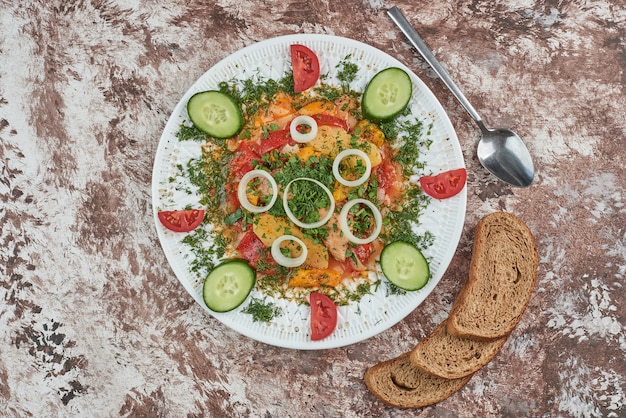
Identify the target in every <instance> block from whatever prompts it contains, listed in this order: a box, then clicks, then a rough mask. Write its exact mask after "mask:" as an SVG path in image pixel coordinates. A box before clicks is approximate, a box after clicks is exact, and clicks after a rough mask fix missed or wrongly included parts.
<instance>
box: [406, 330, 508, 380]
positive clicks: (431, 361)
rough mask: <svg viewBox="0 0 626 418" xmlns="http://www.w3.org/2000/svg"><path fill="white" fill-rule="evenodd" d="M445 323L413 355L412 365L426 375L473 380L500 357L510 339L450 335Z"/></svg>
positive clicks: (419, 344)
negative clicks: (481, 338) (497, 355)
mask: <svg viewBox="0 0 626 418" xmlns="http://www.w3.org/2000/svg"><path fill="white" fill-rule="evenodd" d="M446 322H447V321H443V322H442V323H441V324H439V326H437V328H435V330H434V331H433V332H432V334H430V335H429V336H428V337H427V338H425V339H423V340H421V341H420V342H419V343H418V344H417V345H416V346H415V348H414V349H413V351H412V352H411V357H410V360H411V363H412V364H413V365H414V366H415V367H417V368H418V369H421V370H423V371H425V372H427V373H430V374H433V375H435V376H439V377H443V378H446V379H460V378H462V377H465V376H470V375H472V374H473V373H474V372H476V371H477V370H479V369H480V368H481V367H483V366H484V365H485V364H487V363H489V362H490V361H491V359H492V358H493V357H494V356H495V355H496V354H498V351H499V350H500V347H502V345H503V344H504V343H505V342H506V339H507V337H502V338H498V339H495V340H492V341H475V340H470V339H469V338H459V337H454V336H452V335H450V334H448V332H447V330H446V328H447V326H446Z"/></svg>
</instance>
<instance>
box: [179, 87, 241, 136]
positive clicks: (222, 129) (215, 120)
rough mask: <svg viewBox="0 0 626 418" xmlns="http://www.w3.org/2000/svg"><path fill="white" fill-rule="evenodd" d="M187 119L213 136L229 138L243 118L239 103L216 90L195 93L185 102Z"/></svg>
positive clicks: (233, 134)
mask: <svg viewBox="0 0 626 418" xmlns="http://www.w3.org/2000/svg"><path fill="white" fill-rule="evenodd" d="M187 113H188V114H189V119H191V122H192V123H193V124H194V125H195V127H196V128H198V129H200V130H201V131H203V132H206V133H207V134H209V135H211V136H212V137H213V138H219V139H224V138H230V137H232V136H235V135H236V134H237V133H238V132H239V131H240V130H241V128H242V126H243V123H244V120H243V115H242V113H241V109H240V107H239V104H238V103H237V102H236V101H235V99H233V98H232V97H231V96H229V95H228V94H226V93H222V92H221V91H217V90H209V91H202V92H200V93H196V94H194V95H193V96H191V98H190V99H189V101H188V102H187Z"/></svg>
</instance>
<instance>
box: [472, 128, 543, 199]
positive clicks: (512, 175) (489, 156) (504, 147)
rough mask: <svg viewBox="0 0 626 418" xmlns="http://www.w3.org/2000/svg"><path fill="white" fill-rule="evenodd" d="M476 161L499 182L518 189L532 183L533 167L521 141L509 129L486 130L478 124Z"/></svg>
mask: <svg viewBox="0 0 626 418" xmlns="http://www.w3.org/2000/svg"><path fill="white" fill-rule="evenodd" d="M479 126H480V127H481V131H482V137H481V138H480V141H478V149H477V155H478V161H480V163H481V164H482V165H483V167H485V168H486V169H487V170H488V171H489V172H490V173H491V174H493V175H494V176H496V177H497V178H499V179H500V180H502V181H504V182H506V183H509V184H512V185H514V186H518V187H528V186H530V185H531V183H532V182H533V178H534V166H533V160H532V158H531V157H530V153H529V152H528V150H527V149H526V146H525V145H524V142H523V141H522V139H521V138H520V137H519V136H518V135H517V134H516V133H515V132H513V131H511V130H509V129H502V128H500V129H488V128H486V127H485V126H484V125H483V124H482V123H480V124H479Z"/></svg>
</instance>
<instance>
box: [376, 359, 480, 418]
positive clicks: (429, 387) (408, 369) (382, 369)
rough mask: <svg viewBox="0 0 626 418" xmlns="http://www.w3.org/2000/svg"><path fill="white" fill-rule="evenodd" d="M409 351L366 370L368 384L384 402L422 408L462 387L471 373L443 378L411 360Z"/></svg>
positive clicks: (395, 406)
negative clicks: (421, 367)
mask: <svg viewBox="0 0 626 418" xmlns="http://www.w3.org/2000/svg"><path fill="white" fill-rule="evenodd" d="M410 354H411V353H410V352H408V353H404V354H402V355H400V356H399V357H396V358H393V359H391V360H387V361H383V362H381V363H378V364H376V365H374V366H372V367H370V368H369V369H367V371H366V372H365V384H366V385H367V387H368V388H369V390H370V392H372V393H373V394H374V396H376V397H377V398H378V399H379V400H380V401H381V402H383V403H384V404H386V405H389V406H393V407H394V408H403V409H406V408H423V407H425V406H428V405H433V404H435V403H438V402H441V401H443V400H444V399H446V398H448V397H450V396H451V395H452V394H454V393H455V392H457V391H458V390H460V389H461V388H462V387H463V386H465V384H466V383H467V382H469V380H470V379H471V377H472V376H471V375H470V376H466V377H463V378H461V379H444V378H441V377H438V376H434V375H431V374H429V373H426V372H424V371H422V370H420V369H418V368H416V367H415V366H413V364H412V363H411V360H410V358H409V356H410Z"/></svg>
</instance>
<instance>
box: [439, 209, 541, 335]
mask: <svg viewBox="0 0 626 418" xmlns="http://www.w3.org/2000/svg"><path fill="white" fill-rule="evenodd" d="M538 263H539V257H538V255H537V247H536V243H535V239H534V237H533V234H532V232H531V231H530V229H529V228H528V227H527V226H526V224H525V223H524V222H523V221H522V220H521V219H519V218H518V217H517V216H515V215H513V214H510V213H507V212H495V213H492V214H490V215H487V216H486V217H485V218H483V219H482V220H481V221H480V222H479V223H478V224H477V225H476V228H475V232H474V244H473V249H472V259H471V263H470V271H469V276H468V278H467V282H466V283H465V285H464V286H463V288H462V289H461V292H460V293H459V295H458V297H457V298H456V300H455V301H454V303H453V305H452V309H451V311H450V315H449V318H448V325H447V327H448V329H447V330H448V333H450V334H451V335H453V336H456V337H459V338H471V339H474V340H479V341H491V340H495V339H498V338H502V337H505V336H507V335H508V334H510V333H511V331H513V329H514V328H515V327H516V326H517V324H518V322H519V320H520V319H521V316H522V314H523V313H524V311H525V310H526V307H527V305H528V303H529V301H530V297H531V295H532V292H533V289H534V287H535V282H536V280H537V266H538Z"/></svg>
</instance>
